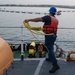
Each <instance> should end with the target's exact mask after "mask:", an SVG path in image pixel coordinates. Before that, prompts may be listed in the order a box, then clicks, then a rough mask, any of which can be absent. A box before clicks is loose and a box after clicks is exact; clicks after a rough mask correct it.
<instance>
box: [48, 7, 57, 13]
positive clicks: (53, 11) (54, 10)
mask: <svg viewBox="0 0 75 75" xmlns="http://www.w3.org/2000/svg"><path fill="white" fill-rule="evenodd" d="M49 12H51V13H53V14H56V12H57V9H56V8H55V7H54V6H52V7H51V8H50V9H49Z"/></svg>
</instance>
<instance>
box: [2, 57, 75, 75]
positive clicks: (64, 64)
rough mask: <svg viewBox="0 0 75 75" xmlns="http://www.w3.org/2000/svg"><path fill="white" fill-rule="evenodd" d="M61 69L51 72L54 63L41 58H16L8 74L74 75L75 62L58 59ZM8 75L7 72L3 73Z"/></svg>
mask: <svg viewBox="0 0 75 75" xmlns="http://www.w3.org/2000/svg"><path fill="white" fill-rule="evenodd" d="M58 64H59V66H60V69H59V70H58V71H56V72H55V73H53V74H50V73H49V70H50V69H51V68H52V63H51V62H48V61H45V59H44V58H41V59H35V60H34V59H31V60H24V61H21V60H16V61H14V69H12V68H11V67H10V68H9V69H8V70H7V73H8V75H74V74H75V62H73V61H72V62H69V61H64V60H58ZM3 75H6V72H5V73H4V74H3Z"/></svg>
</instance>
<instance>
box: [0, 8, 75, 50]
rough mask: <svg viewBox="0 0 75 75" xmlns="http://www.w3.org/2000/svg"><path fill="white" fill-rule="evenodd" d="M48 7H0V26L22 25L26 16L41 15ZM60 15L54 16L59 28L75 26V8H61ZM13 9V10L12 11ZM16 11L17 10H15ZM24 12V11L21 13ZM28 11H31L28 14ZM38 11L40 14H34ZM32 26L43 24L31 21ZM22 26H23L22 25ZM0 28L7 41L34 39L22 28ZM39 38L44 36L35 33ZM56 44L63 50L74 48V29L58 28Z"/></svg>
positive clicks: (1, 34)
mask: <svg viewBox="0 0 75 75" xmlns="http://www.w3.org/2000/svg"><path fill="white" fill-rule="evenodd" d="M48 9H49V8H48V7H45V8H42V7H41V8H39V7H38V8H36V7H0V10H1V11H0V27H22V26H23V21H24V20H25V19H28V18H35V17H42V16H44V15H45V14H42V13H48ZM57 9H58V10H62V13H61V15H60V16H56V17H57V18H58V20H59V28H75V24H74V23H75V21H74V20H75V12H73V11H75V9H63V8H60V9H59V8H57ZM2 10H4V11H9V12H2ZM12 11H14V12H12ZM17 11H18V12H17ZM23 12H26V13H23ZM28 12H33V13H32V14H29V13H28ZM36 12H39V13H41V14H35V13H36ZM30 25H32V26H43V23H34V22H33V23H31V22H30ZM23 27H24V26H23ZM21 33H22V28H0V37H2V38H4V39H6V40H7V42H8V43H21V41H20V40H22V39H24V40H25V41H24V42H25V43H27V42H28V41H29V40H36V39H35V38H34V37H33V36H32V34H31V33H30V32H29V31H28V30H27V29H26V28H23V37H22V34H21ZM35 36H36V37H38V39H39V40H44V36H40V35H35ZM57 36H58V37H57V42H56V43H57V44H58V45H59V46H60V47H61V48H62V49H63V50H65V51H69V50H75V48H74V44H75V29H58V34H57ZM26 40H28V41H26Z"/></svg>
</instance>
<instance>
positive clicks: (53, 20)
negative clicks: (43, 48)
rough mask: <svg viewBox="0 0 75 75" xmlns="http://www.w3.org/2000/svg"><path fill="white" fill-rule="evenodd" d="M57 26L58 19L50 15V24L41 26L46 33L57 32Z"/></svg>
mask: <svg viewBox="0 0 75 75" xmlns="http://www.w3.org/2000/svg"><path fill="white" fill-rule="evenodd" d="M57 28H58V20H57V19H56V18H55V17H53V16H51V24H50V25H45V24H44V26H43V32H44V33H46V34H50V33H57Z"/></svg>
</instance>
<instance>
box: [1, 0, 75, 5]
mask: <svg viewBox="0 0 75 75" xmlns="http://www.w3.org/2000/svg"><path fill="white" fill-rule="evenodd" d="M0 4H51V5H52V4H55V5H74V6H75V0H0Z"/></svg>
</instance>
